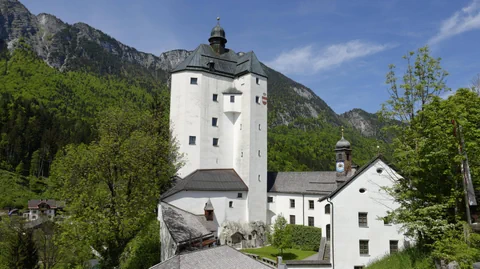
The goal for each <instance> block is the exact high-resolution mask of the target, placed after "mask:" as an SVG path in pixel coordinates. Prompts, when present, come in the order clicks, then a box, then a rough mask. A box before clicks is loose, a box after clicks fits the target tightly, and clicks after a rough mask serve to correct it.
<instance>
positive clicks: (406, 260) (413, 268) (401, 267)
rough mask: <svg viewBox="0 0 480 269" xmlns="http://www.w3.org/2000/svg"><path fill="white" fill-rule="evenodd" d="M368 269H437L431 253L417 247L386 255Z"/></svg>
mask: <svg viewBox="0 0 480 269" xmlns="http://www.w3.org/2000/svg"><path fill="white" fill-rule="evenodd" d="M367 268H368V269H384V268H389V269H430V268H435V264H434V262H433V258H432V257H430V256H429V253H427V252H424V251H422V250H420V249H419V248H417V247H412V248H407V249H404V250H403V251H400V252H398V253H394V254H390V255H386V256H384V257H382V258H380V259H378V260H376V261H373V262H372V263H371V264H369V265H368V266H367Z"/></svg>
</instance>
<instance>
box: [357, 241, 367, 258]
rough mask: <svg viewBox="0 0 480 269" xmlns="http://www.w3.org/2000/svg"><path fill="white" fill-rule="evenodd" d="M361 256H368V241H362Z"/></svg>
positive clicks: (360, 243)
mask: <svg viewBox="0 0 480 269" xmlns="http://www.w3.org/2000/svg"><path fill="white" fill-rule="evenodd" d="M359 245H360V255H368V240H360V242H359Z"/></svg>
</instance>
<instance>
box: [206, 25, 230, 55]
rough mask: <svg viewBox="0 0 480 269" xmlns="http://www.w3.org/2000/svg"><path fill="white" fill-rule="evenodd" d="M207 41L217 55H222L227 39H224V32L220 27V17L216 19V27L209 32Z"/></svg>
mask: <svg viewBox="0 0 480 269" xmlns="http://www.w3.org/2000/svg"><path fill="white" fill-rule="evenodd" d="M208 41H209V42H210V46H211V47H212V49H213V51H215V52H216V53H217V54H223V53H224V52H225V44H226V43H227V39H226V38H225V30H223V28H222V27H221V26H220V17H217V25H215V27H213V29H212V31H211V32H210V38H209V39H208Z"/></svg>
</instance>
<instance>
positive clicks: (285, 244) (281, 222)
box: [269, 214, 292, 256]
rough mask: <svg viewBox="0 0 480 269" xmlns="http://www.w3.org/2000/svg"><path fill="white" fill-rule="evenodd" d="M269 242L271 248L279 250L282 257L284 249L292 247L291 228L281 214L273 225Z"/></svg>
mask: <svg viewBox="0 0 480 269" xmlns="http://www.w3.org/2000/svg"><path fill="white" fill-rule="evenodd" d="M269 241H270V243H271V244H272V246H273V247H275V248H278V249H280V253H281V255H282V256H283V250H284V249H286V248H291V247H292V227H291V226H289V225H288V224H287V220H286V219H285V218H284V217H283V215H281V214H280V215H279V216H278V217H277V219H276V220H275V223H274V224H273V229H272V233H271V235H270V236H269Z"/></svg>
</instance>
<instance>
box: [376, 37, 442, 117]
mask: <svg viewBox="0 0 480 269" xmlns="http://www.w3.org/2000/svg"><path fill="white" fill-rule="evenodd" d="M414 56H415V52H413V51H411V52H409V53H408V54H407V55H405V56H403V59H405V60H406V62H407V67H406V70H405V73H404V75H403V77H402V83H401V84H400V85H399V84H398V78H397V75H396V73H395V68H396V66H395V65H393V64H391V65H389V69H390V71H389V72H388V73H387V80H386V83H387V84H388V85H389V86H390V89H389V94H390V98H389V100H388V101H387V102H386V103H385V104H383V105H382V111H381V112H382V115H383V116H384V117H386V118H389V119H393V120H398V121H400V122H401V123H404V124H406V123H409V122H410V121H412V120H413V119H414V118H415V116H416V115H417V113H418V112H419V111H423V108H424V106H425V105H426V104H428V103H429V102H430V101H431V100H432V98H433V97H434V96H439V95H440V94H442V93H443V92H445V91H450V89H449V88H448V87H447V86H446V84H445V78H446V77H447V76H448V72H447V71H445V70H444V69H443V68H442V67H441V66H440V61H441V58H433V57H432V56H430V50H429V48H428V46H425V47H422V48H419V49H418V51H417V53H416V57H415V62H412V57H414ZM400 126H403V125H400Z"/></svg>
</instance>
